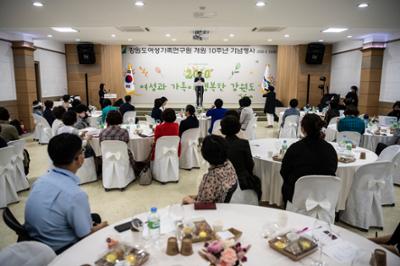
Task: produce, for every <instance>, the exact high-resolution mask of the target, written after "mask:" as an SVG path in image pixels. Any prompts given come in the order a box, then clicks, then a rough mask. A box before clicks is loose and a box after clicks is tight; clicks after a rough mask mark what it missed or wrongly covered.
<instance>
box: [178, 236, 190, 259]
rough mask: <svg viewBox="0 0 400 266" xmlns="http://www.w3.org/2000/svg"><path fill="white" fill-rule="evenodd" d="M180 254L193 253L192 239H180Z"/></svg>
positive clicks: (187, 254) (188, 254)
mask: <svg viewBox="0 0 400 266" xmlns="http://www.w3.org/2000/svg"><path fill="white" fill-rule="evenodd" d="M181 254H182V255H183V256H190V255H192V254H193V247H192V239H190V238H187V237H186V238H184V239H183V240H182V246H181Z"/></svg>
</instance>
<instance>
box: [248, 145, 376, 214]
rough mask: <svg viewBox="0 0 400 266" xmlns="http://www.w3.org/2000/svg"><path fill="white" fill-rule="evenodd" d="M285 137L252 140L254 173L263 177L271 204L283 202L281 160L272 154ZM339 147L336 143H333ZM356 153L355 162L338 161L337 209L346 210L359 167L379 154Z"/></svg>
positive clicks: (265, 195)
mask: <svg viewBox="0 0 400 266" xmlns="http://www.w3.org/2000/svg"><path fill="white" fill-rule="evenodd" d="M283 140H284V139H257V140H252V141H250V148H251V153H252V155H253V159H254V174H255V175H256V176H258V177H259V178H260V179H261V189H262V197H261V200H262V201H267V202H269V203H270V204H277V205H279V206H280V205H281V203H282V192H281V188H282V184H283V179H282V177H281V174H280V170H281V162H277V161H274V160H273V159H272V157H271V156H269V155H270V154H268V153H273V154H276V153H278V151H279V149H280V147H281V144H282V142H283ZM286 141H287V142H288V145H290V144H292V143H294V142H296V141H298V139H286ZM331 144H332V145H333V146H334V147H335V148H338V145H337V144H336V143H331ZM353 151H354V153H355V155H356V158H357V159H356V161H355V162H353V163H340V162H339V163H338V169H337V171H336V176H338V177H340V178H341V179H342V189H341V191H340V195H339V200H338V204H337V206H336V210H337V211H340V210H344V209H345V208H346V199H347V197H348V194H349V192H350V188H351V184H352V183H353V176H354V173H355V172H356V170H357V168H358V167H359V166H361V165H365V164H369V163H372V162H375V161H376V160H377V159H378V156H377V155H376V154H375V153H373V152H371V151H369V150H367V149H364V148H356V149H353ZM361 151H364V152H365V153H366V159H364V160H361V159H359V157H360V152H361Z"/></svg>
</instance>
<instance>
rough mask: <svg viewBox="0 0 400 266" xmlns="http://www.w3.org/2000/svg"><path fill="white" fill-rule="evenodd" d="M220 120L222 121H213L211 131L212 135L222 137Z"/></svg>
mask: <svg viewBox="0 0 400 266" xmlns="http://www.w3.org/2000/svg"><path fill="white" fill-rule="evenodd" d="M221 120H222V119H218V120H215V121H214V125H213V130H212V131H211V134H212V135H219V136H220V135H222V133H221Z"/></svg>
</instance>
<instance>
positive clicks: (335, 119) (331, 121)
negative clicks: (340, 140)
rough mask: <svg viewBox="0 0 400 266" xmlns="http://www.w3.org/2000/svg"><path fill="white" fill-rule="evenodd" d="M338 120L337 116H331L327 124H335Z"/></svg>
mask: <svg viewBox="0 0 400 266" xmlns="http://www.w3.org/2000/svg"><path fill="white" fill-rule="evenodd" d="M338 120H339V117H338V116H335V117H332V118H331V120H329V125H333V124H337V122H338Z"/></svg>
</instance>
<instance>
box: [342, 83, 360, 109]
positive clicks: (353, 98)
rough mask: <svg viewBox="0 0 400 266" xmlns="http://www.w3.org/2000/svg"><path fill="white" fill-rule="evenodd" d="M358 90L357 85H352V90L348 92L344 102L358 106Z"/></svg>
mask: <svg viewBox="0 0 400 266" xmlns="http://www.w3.org/2000/svg"><path fill="white" fill-rule="evenodd" d="M357 91H358V87H357V86H351V87H350V91H349V92H348V93H347V94H346V97H345V98H344V103H345V104H346V106H348V105H354V106H355V107H357V106H358V95H357Z"/></svg>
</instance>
